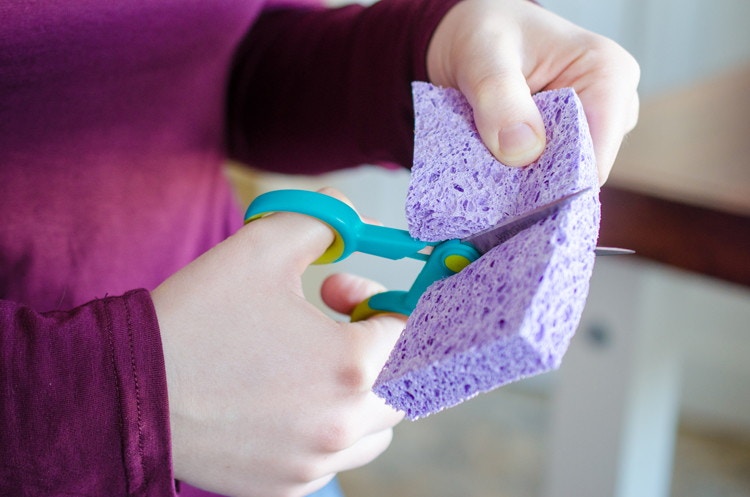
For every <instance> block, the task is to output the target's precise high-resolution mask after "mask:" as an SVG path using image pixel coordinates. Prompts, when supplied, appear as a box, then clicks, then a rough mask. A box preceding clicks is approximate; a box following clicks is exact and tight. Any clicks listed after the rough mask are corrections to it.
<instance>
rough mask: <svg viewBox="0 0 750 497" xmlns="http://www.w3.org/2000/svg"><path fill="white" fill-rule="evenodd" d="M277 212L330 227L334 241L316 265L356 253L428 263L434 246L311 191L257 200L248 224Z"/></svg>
mask: <svg viewBox="0 0 750 497" xmlns="http://www.w3.org/2000/svg"><path fill="white" fill-rule="evenodd" d="M273 212H296V213H298V214H305V215H308V216H312V217H314V218H317V219H319V220H321V221H323V222H324V223H326V224H327V225H328V226H329V227H330V228H331V230H332V231H333V234H334V241H333V243H332V244H331V246H330V247H328V249H327V250H326V251H325V253H324V254H323V255H322V256H321V257H320V258H319V259H318V260H317V261H316V264H330V263H333V262H338V261H341V260H344V259H346V258H347V257H349V256H350V255H351V254H353V253H354V252H364V253H366V254H371V255H377V256H379V257H385V258H388V259H392V260H396V259H403V258H404V257H411V258H413V259H419V260H427V255H426V254H422V253H420V251H421V250H423V249H424V248H425V247H427V246H429V245H433V244H431V243H429V242H423V241H421V240H417V239H415V238H412V237H411V235H409V232H408V231H405V230H400V229H396V228H388V227H385V226H377V225H374V224H368V223H365V222H363V221H362V220H361V219H360V218H359V215H358V214H357V212H356V211H355V210H354V209H352V208H351V207H350V206H348V205H347V204H346V203H344V202H342V201H341V200H338V199H335V198H333V197H331V196H329V195H326V194H324V193H318V192H311V191H307V190H277V191H273V192H268V193H264V194H263V195H260V196H259V197H257V198H256V199H255V200H254V201H253V202H252V203H251V204H250V206H249V207H248V208H247V211H246V212H245V222H246V223H248V222H250V221H252V220H254V219H257V218H259V217H263V216H265V215H267V214H271V213H273Z"/></svg>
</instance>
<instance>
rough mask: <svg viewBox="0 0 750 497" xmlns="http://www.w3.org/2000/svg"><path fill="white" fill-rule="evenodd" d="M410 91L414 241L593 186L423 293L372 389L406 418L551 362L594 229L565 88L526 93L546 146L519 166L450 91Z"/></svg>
mask: <svg viewBox="0 0 750 497" xmlns="http://www.w3.org/2000/svg"><path fill="white" fill-rule="evenodd" d="M414 97H415V111H416V139H415V159H414V161H415V162H414V168H413V172H412V178H411V183H410V189H409V195H408V197H407V217H408V220H409V226H410V231H411V234H412V235H413V236H415V237H417V238H421V239H426V240H433V241H434V240H445V239H448V238H457V237H463V236H466V235H468V234H471V233H474V232H477V231H480V230H482V229H485V228H487V227H489V226H492V225H493V224H495V223H497V222H498V221H500V220H502V219H503V218H505V217H508V216H512V215H517V214H520V213H523V212H527V211H530V210H532V209H534V208H536V207H538V206H540V205H542V204H545V203H548V202H551V201H554V200H556V199H558V198H561V197H563V196H565V195H567V194H570V193H573V192H576V191H579V190H581V189H584V188H590V190H589V191H588V192H587V193H586V194H584V195H582V196H580V197H578V198H576V199H575V200H573V202H571V203H570V204H569V205H567V206H566V207H564V208H563V209H562V210H561V211H560V212H558V213H557V214H556V215H555V216H553V217H550V218H549V219H546V220H544V221H542V222H540V223H539V224H537V225H535V226H533V227H532V228H529V229H527V230H525V231H523V232H521V233H519V234H518V235H516V236H515V237H514V238H512V239H510V240H509V241H507V242H506V243H504V244H502V245H500V246H498V247H495V248H494V249H492V250H490V251H489V252H488V253H486V254H485V255H483V256H482V257H481V258H480V259H478V260H477V261H475V262H474V263H473V264H471V265H470V266H469V267H467V268H466V269H464V270H463V271H461V272H459V273H457V274H455V275H453V276H451V277H449V278H446V279H444V280H441V281H438V282H436V283H434V284H433V285H432V286H430V287H429V288H428V289H427V291H426V292H425V293H424V294H423V295H422V297H421V299H420V300H419V303H418V304H417V307H416V309H415V310H414V312H413V313H412V314H411V316H410V317H409V320H408V322H407V324H406V328H405V330H404V331H403V333H402V335H401V337H400V338H399V340H398V342H397V344H396V346H395V348H394V349H393V351H392V353H391V356H390V358H389V359H388V362H387V363H386V365H385V367H384V368H383V370H382V371H381V373H380V375H379V377H378V379H377V381H376V382H375V386H374V391H375V393H376V394H378V395H379V396H381V397H383V398H384V399H385V400H386V402H387V403H388V404H390V405H392V406H393V407H395V408H397V409H399V410H401V411H404V412H405V413H406V416H407V417H409V418H411V419H416V418H419V417H423V416H426V415H428V414H431V413H434V412H437V411H440V410H442V409H444V408H447V407H450V406H453V405H456V404H458V403H460V402H462V401H464V400H466V399H468V398H471V397H473V396H474V395H477V394H478V393H481V392H485V391H488V390H491V389H494V388H496V387H499V386H501V385H504V384H507V383H510V382H512V381H515V380H518V379H521V378H524V377H528V376H532V375H535V374H539V373H543V372H546V371H549V370H551V369H555V368H557V367H558V366H559V364H560V362H561V360H562V357H563V355H564V353H565V351H566V350H567V347H568V343H569V341H570V339H571V337H572V335H573V334H574V332H575V329H576V327H577V325H578V322H579V321H580V317H581V313H582V311H583V307H584V304H585V301H586V296H587V294H588V284H589V279H590V277H591V271H592V268H593V263H594V248H595V245H596V239H597V236H598V227H599V200H598V176H597V172H596V167H595V164H594V159H593V149H592V144H591V139H590V135H589V132H588V127H587V124H586V120H585V117H584V114H583V110H582V108H581V104H580V101H579V100H578V98H577V96H576V95H575V93H574V92H573V90H570V89H564V90H556V91H550V92H544V93H541V94H538V95H536V96H535V100H536V102H537V105H538V107H539V109H540V111H541V113H542V116H543V119H544V122H545V127H546V130H547V147H546V149H545V152H544V153H543V155H542V156H541V157H540V158H539V160H537V161H536V162H535V163H533V164H532V165H530V166H528V167H526V168H523V169H518V168H511V167H507V166H504V165H502V164H500V163H499V162H497V161H496V160H495V159H494V158H493V157H492V155H491V154H490V153H489V151H488V150H487V149H486V148H485V147H484V145H483V144H482V143H481V141H480V139H479V135H478V134H477V131H476V128H475V127H474V123H473V118H472V113H471V108H470V107H469V105H468V103H467V102H466V100H465V99H464V97H463V96H462V95H461V94H460V93H459V92H457V91H455V90H451V89H445V88H437V87H434V86H432V85H429V84H426V83H415V84H414Z"/></svg>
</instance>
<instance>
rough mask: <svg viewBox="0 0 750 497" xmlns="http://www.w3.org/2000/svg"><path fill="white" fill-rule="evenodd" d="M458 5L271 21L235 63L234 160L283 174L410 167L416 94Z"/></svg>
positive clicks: (267, 18)
mask: <svg viewBox="0 0 750 497" xmlns="http://www.w3.org/2000/svg"><path fill="white" fill-rule="evenodd" d="M457 2H458V0H381V1H380V2H377V3H375V4H374V5H372V6H369V7H364V6H361V5H349V6H346V7H342V8H337V9H327V8H321V7H308V8H299V7H296V8H276V9H271V10H268V11H266V12H265V13H263V14H262V15H261V17H260V18H259V20H258V22H257V24H255V25H254V26H253V28H252V29H251V30H250V32H249V34H248V35H247V37H246V38H245V40H244V41H243V43H242V45H241V46H240V47H239V50H238V52H237V55H236V59H235V64H234V71H233V75H232V81H231V87H230V94H229V99H228V102H229V103H228V107H229V108H228V116H229V147H230V152H231V154H232V155H233V156H234V157H235V158H237V159H239V160H241V161H244V162H247V163H250V164H252V165H254V166H257V167H262V168H268V169H273V170H277V171H284V172H304V173H311V172H321V171H327V170H331V169H336V168H342V167H348V166H353V165H357V164H361V163H395V164H400V165H403V166H407V167H409V166H411V160H412V149H413V126H414V122H413V112H414V111H413V107H412V101H411V87H410V84H411V82H412V81H414V80H426V79H427V69H426V53H427V46H428V44H429V41H430V38H431V36H432V33H433V32H434V30H435V28H436V27H437V24H438V23H439V22H440V20H441V19H442V17H443V16H444V15H445V13H446V12H447V11H448V10H449V9H450V8H451V7H452V6H453V5H455V4H456V3H457Z"/></svg>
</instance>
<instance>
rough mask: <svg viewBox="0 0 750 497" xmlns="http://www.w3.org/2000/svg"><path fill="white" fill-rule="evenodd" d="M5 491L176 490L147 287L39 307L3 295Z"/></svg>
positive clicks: (0, 440) (0, 468) (1, 475)
mask: <svg viewBox="0 0 750 497" xmlns="http://www.w3.org/2000/svg"><path fill="white" fill-rule="evenodd" d="M0 334H1V340H0V343H1V344H2V347H1V348H0V353H1V354H2V358H1V360H0V385H2V388H3V391H2V394H1V395H0V418H1V419H0V426H2V427H3V429H2V430H0V461H1V462H0V494H2V495H27V494H28V495H31V494H34V495H42V494H44V495H63V494H64V495H91V496H98V495H102V496H104V495H126V494H127V495H134V496H144V497H145V496H157V495H158V496H163V495H171V492H172V490H171V489H172V478H171V461H170V442H169V421H168V409H167V392H166V381H165V378H164V365H163V357H162V351H161V343H160V340H159V333H158V326H157V324H156V317H155V314H154V312H153V306H152V304H151V301H150V298H149V296H148V294H147V293H146V292H145V291H138V292H131V293H129V294H126V295H124V296H123V297H115V298H107V299H102V300H98V301H94V302H91V303H89V304H86V305H84V306H81V307H79V308H77V309H74V310H72V311H69V312H55V313H46V314H39V313H36V312H34V311H33V310H32V309H30V308H28V307H25V306H22V305H19V304H15V303H12V302H8V301H0Z"/></svg>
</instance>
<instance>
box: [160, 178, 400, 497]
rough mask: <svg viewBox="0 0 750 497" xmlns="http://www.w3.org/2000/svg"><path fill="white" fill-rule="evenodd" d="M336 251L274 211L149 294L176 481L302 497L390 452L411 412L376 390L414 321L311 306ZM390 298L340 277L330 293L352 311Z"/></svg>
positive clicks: (312, 227) (323, 232)
mask: <svg viewBox="0 0 750 497" xmlns="http://www.w3.org/2000/svg"><path fill="white" fill-rule="evenodd" d="M327 193H329V194H332V192H330V191H329V192H327ZM332 241H333V236H332V233H331V230H330V229H329V228H328V227H326V226H325V225H324V224H322V223H320V222H318V221H316V220H314V219H312V218H310V217H307V216H302V215H298V214H289V213H278V214H273V215H272V216H268V217H266V218H264V219H260V220H257V221H254V222H252V223H250V224H249V225H247V226H245V227H244V228H242V229H241V230H240V231H239V232H238V233H237V234H236V235H234V236H232V237H230V238H229V239H227V240H226V241H225V242H223V243H221V244H220V245H218V246H217V247H215V248H214V249H212V250H210V251H209V252H207V253H206V254H205V255H203V256H202V257H200V258H199V259H198V260H196V261H195V262H194V263H192V264H190V265H189V266H188V267H186V268H185V269H183V270H182V271H180V272H178V273H177V274H175V275H174V276H172V277H170V278H169V279H168V280H167V281H165V282H164V283H163V284H162V285H160V286H159V287H158V288H157V289H156V290H155V291H154V292H153V293H152V297H153V301H154V304H155V306H156V312H157V316H158V319H159V325H160V328H161V333H162V337H163V338H162V340H163V345H164V355H165V361H166V369H167V385H168V389H169V406H170V407H169V409H170V422H171V430H172V454H173V463H174V473H175V477H176V478H178V479H180V480H183V481H186V482H187V483H190V484H193V485H196V486H198V487H201V488H204V489H206V490H210V491H214V492H219V493H222V494H228V495H234V496H275V495H284V496H293V495H306V494H308V493H310V492H312V491H314V490H316V489H318V488H320V487H322V486H323V485H325V484H326V483H327V482H328V481H329V480H330V479H331V478H332V477H333V476H334V475H335V473H337V472H339V471H343V470H346V469H351V468H354V467H358V466H361V465H363V464H366V463H367V462H369V461H371V460H372V459H374V458H375V457H377V456H378V455H379V454H380V453H381V452H383V451H384V450H385V449H386V447H387V446H388V445H389V443H390V440H391V436H392V432H391V428H392V427H393V426H394V425H395V424H397V423H398V422H399V421H400V420H401V419H402V415H401V414H400V413H397V412H396V411H394V410H392V409H391V408H389V407H387V406H386V405H385V403H384V402H383V401H382V400H380V399H379V398H377V397H376V396H375V395H374V394H373V393H372V392H371V388H372V384H373V383H374V381H375V378H376V376H377V374H378V373H379V371H380V369H381V368H382V366H383V364H385V361H386V359H387V357H388V354H389V353H390V350H391V349H392V348H393V346H394V344H395V342H396V339H397V338H398V336H399V334H400V332H401V330H402V329H403V326H404V318H403V317H397V316H390V315H382V316H377V317H375V318H372V319H369V320H367V321H362V322H357V323H339V322H336V321H333V320H332V319H329V318H328V317H326V316H325V315H324V314H323V313H322V312H320V311H319V310H318V309H316V308H315V307H313V306H312V305H311V304H310V303H308V302H307V301H306V300H305V298H304V296H303V295H302V288H301V282H300V276H301V274H302V272H303V271H304V270H305V268H307V266H308V265H309V264H310V263H311V262H313V261H314V260H315V259H316V258H317V257H318V256H319V255H321V254H322V253H323V251H324V250H325V249H326V248H327V247H328V245H330V243H331V242H332ZM382 290H383V289H382V288H381V287H379V286H377V285H375V284H374V283H371V282H369V281H366V280H363V279H360V278H356V277H354V276H348V275H338V276H333V277H330V278H329V279H328V280H327V281H326V282H325V283H324V285H323V287H322V297H323V300H324V302H326V304H327V305H329V306H331V307H332V308H333V309H334V310H336V311H338V312H341V313H345V314H348V313H349V312H351V310H352V309H353V307H354V305H356V304H357V303H359V302H360V301H361V300H363V299H365V298H367V297H369V296H371V295H372V294H374V293H376V292H379V291H382Z"/></svg>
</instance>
